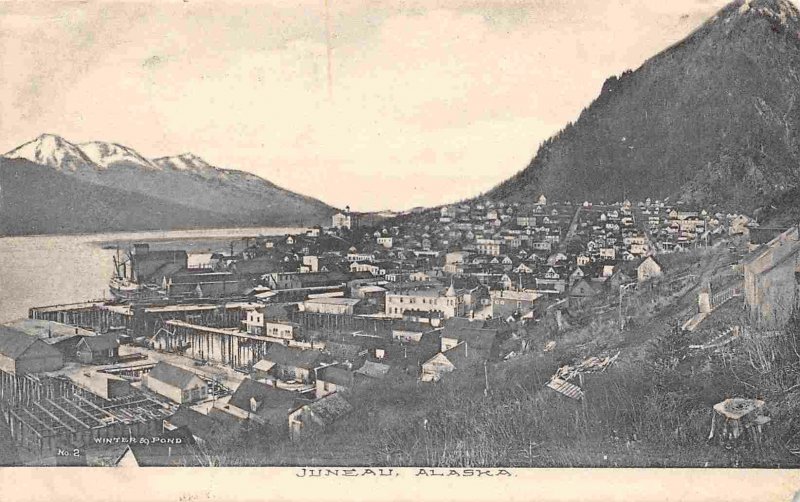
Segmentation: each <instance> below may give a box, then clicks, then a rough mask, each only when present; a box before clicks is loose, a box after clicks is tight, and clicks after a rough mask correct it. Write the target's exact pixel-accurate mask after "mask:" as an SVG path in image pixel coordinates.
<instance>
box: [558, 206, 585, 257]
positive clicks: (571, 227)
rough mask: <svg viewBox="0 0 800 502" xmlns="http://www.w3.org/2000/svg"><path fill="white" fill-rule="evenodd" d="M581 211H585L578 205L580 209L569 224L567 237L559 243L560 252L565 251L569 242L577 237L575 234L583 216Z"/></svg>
mask: <svg viewBox="0 0 800 502" xmlns="http://www.w3.org/2000/svg"><path fill="white" fill-rule="evenodd" d="M581 209H583V207H582V206H581V205H578V209H576V210H575V215H574V216H573V217H572V221H571V222H570V223H569V228H568V229H567V235H565V236H564V238H563V239H561V241H560V242H559V243H558V251H564V249H565V247H566V244H567V242H569V240H570V239H571V238H573V237H574V236H575V232H577V230H578V220H579V216H580V214H581Z"/></svg>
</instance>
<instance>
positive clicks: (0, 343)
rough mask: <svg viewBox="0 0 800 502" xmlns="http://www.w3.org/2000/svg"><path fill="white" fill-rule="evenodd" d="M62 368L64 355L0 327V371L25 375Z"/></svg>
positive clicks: (42, 343) (39, 342) (20, 334)
mask: <svg viewBox="0 0 800 502" xmlns="http://www.w3.org/2000/svg"><path fill="white" fill-rule="evenodd" d="M63 367H64V355H63V354H62V353H61V352H60V351H59V350H58V349H56V348H54V347H52V346H50V345H48V344H47V343H45V342H44V341H42V340H40V339H39V338H36V337H33V336H30V335H26V334H25V333H22V332H21V331H18V330H15V329H12V328H7V327H5V326H0V371H4V372H6V373H9V374H11V375H27V374H34V373H42V372H46V371H56V370H60V369H61V368H63Z"/></svg>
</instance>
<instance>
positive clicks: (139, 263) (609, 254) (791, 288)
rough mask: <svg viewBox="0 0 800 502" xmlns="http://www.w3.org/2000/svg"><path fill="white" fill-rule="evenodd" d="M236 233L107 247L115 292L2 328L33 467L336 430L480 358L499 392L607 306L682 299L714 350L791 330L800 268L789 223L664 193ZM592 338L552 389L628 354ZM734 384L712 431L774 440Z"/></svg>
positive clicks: (620, 320)
mask: <svg viewBox="0 0 800 502" xmlns="http://www.w3.org/2000/svg"><path fill="white" fill-rule="evenodd" d="M238 247H239V248H240V249H239V250H234V246H233V243H232V244H231V249H230V250H229V251H227V252H225V251H219V250H218V251H203V252H196V251H191V252H187V251H185V250H182V249H161V248H160V247H159V246H158V244H157V243H134V244H133V245H132V246H130V249H124V250H118V252H117V256H116V257H115V259H114V276H113V277H112V278H110V279H111V283H110V291H111V293H112V295H113V296H114V299H112V300H92V299H88V300H87V301H86V302H84V303H80V304H69V305H49V306H31V308H30V310H29V316H28V319H23V320H20V321H17V322H14V323H10V324H8V325H7V326H2V327H0V335H2V336H0V404H2V409H3V417H4V419H5V423H6V424H7V430H8V434H9V435H10V436H11V437H12V438H13V443H14V444H15V445H16V447H17V454H18V456H19V458H20V462H21V463H24V464H26V465H226V464H225V460H224V458H223V459H222V460H219V458H220V457H217V460H216V461H214V460H209V459H211V458H213V455H211V454H210V453H209V452H213V449H214V445H217V444H219V443H220V442H221V441H227V442H235V439H231V438H240V439H241V438H251V439H252V438H257V439H254V441H260V442H266V443H281V442H282V443H285V444H289V445H291V444H296V443H298V442H302V441H304V440H308V438H314V437H320V435H322V436H325V435H326V434H335V425H336V423H337V422H338V421H340V420H342V419H343V418H346V417H347V416H348V415H349V414H351V413H352V412H353V411H354V409H356V408H357V407H358V404H357V402H359V399H360V396H361V395H363V394H364V393H369V392H374V385H375V384H379V385H382V386H384V387H382V388H386V387H389V388H391V386H392V385H393V384H394V383H395V382H411V381H413V382H415V385H423V386H436V385H439V383H437V382H443V381H447V380H448V379H453V378H459V375H467V374H469V375H471V376H470V378H474V381H476V382H480V386H481V387H482V389H481V390H482V392H483V393H484V394H486V395H488V394H489V393H490V392H491V391H493V390H494V389H493V388H490V387H491V386H490V377H489V374H490V372H495V371H497V370H496V368H497V367H498V366H501V365H504V364H512V363H513V362H514V361H515V360H518V359H520V358H521V357H523V356H524V355H525V354H532V353H538V354H543V353H548V352H550V353H557V352H558V350H559V349H560V348H561V346H562V345H564V344H565V343H566V342H563V341H562V340H561V338H560V337H561V336H562V334H563V333H566V332H569V330H570V329H575V328H578V327H586V326H591V324H590V323H592V322H599V320H604V321H603V322H605V323H606V325H607V326H613V327H614V329H615V330H617V331H618V332H620V333H622V332H625V330H632V329H637V327H640V326H642V316H643V315H644V314H643V312H645V311H647V310H648V309H650V310H652V311H654V312H655V310H654V309H657V308H658V305H659V302H660V301H662V300H665V299H666V303H670V302H671V303H672V304H673V305H674V306H675V308H678V306H680V307H681V308H682V309H683V311H685V312H686V314H685V315H684V317H685V318H681V323H680V326H679V327H677V329H678V330H680V331H681V332H682V333H683V334H685V335H686V336H690V337H692V342H693V343H692V344H691V345H689V346H688V347H689V348H690V349H692V350H695V351H696V352H702V351H709V350H711V351H713V350H717V349H718V348H720V347H724V346H727V345H728V344H730V343H734V342H735V341H736V339H737V338H738V339H743V338H744V337H745V336H746V332H747V330H748V329H750V328H748V327H754V326H757V327H763V328H764V329H769V330H774V329H778V328H780V327H782V326H784V325H785V324H786V323H787V322H788V321H789V319H790V316H791V314H792V312H793V311H794V306H795V304H796V299H797V287H796V279H795V278H796V277H797V276H796V274H797V272H798V271H800V269H799V268H798V263H800V258H799V257H800V244H799V243H798V228H797V227H791V228H789V229H785V228H781V229H773V228H762V227H759V226H758V225H757V224H756V223H755V221H754V220H753V219H751V218H750V217H748V216H746V215H742V214H721V213H715V212H713V210H711V209H708V208H698V207H689V206H687V205H685V204H671V203H669V202H667V201H659V200H650V199H647V200H644V201H637V202H632V201H628V200H626V201H623V202H615V203H603V202H599V203H594V202H588V201H587V202H582V203H573V202H553V201H549V200H548V199H547V198H546V196H545V195H540V196H539V197H538V198H535V199H533V200H531V201H529V202H525V203H518V202H515V203H507V202H502V201H493V200H489V199H486V198H477V199H475V200H472V201H469V202H463V203H458V204H452V205H447V206H444V207H441V208H436V209H426V210H419V211H412V212H408V213H405V214H400V215H396V216H394V217H391V218H380V217H376V216H375V215H371V214H359V213H355V212H351V211H350V210H349V208H347V209H346V210H344V211H342V212H339V213H337V214H335V215H334V216H333V217H332V220H331V224H330V226H328V227H324V228H323V227H314V228H310V229H307V230H306V231H305V232H303V233H299V234H295V235H283V236H276V237H253V238H248V239H245V240H244V241H243V242H242V243H240V245H239V246H238ZM686 257H700V258H697V259H695V258H691V259H687V258H686ZM703 259H707V260H712V261H713V263H712V264H710V265H708V266H705V265H704V268H703V269H702V270H700V269H699V268H698V267H696V266H695V265H696V263H699V262H698V261H697V260H703ZM692 260H694V261H692ZM662 303H663V302H662ZM726 309H727V310H726ZM683 311H681V312H679V313H676V315H678V316H680V315H683V313H682V312H683ZM720 312H723V314H721V316H720V315H717V316H716V317H715V313H717V314H718V313H720ZM739 312H743V313H744V314H743V315H742V316H739ZM737 316H739V317H741V318H742V319H743V321H742V322H740V323H731V322H728V320H729V319H738V318H739V317H737ZM720 318H722V319H723V320H722V321H720V320H719V319H720ZM715 319H716V320H715ZM733 324H735V325H733ZM770 332H772V331H770ZM594 349H596V352H594V353H588V352H580V351H578V352H576V351H574V350H573V351H572V352H569V353H570V354H571V357H572V360H569V361H568V360H566V359H564V360H561V361H559V365H558V369H557V371H556V372H555V373H554V374H553V375H552V376H551V377H550V378H548V379H547V380H546V382H544V383H545V385H544V390H545V391H546V392H548V393H550V394H551V395H552V396H553V397H552V398H553V399H561V400H566V401H565V402H576V403H577V402H580V401H581V400H582V399H584V398H585V396H586V392H588V391H587V390H586V388H585V387H586V385H584V379H587V380H589V379H590V378H591V376H590V374H591V373H596V372H603V371H606V369H607V368H609V367H612V366H613V365H615V364H619V363H620V361H622V360H623V359H624V358H625V357H626V351H625V350H626V349H625V346H624V344H622V345H620V346H618V347H614V346H612V345H611V344H606V347H595V348H594ZM676 364H677V363H676ZM476 375H477V377H476ZM495 385H497V384H496V383H495V382H492V386H495ZM587 385H588V384H587ZM731 397H732V399H728V400H726V401H722V402H720V403H718V405H717V406H715V407H714V410H716V411H715V412H714V413H716V415H719V418H718V420H717V422H714V424H716V425H714V424H712V425H711V427H712V435H714V434H717V435H718V436H720V437H725V438H726V439H739V438H740V436H742V437H744V435H745V433H744V431H745V430H747V431H750V432H752V431H754V430H756V429H757V430H758V434H760V433H761V431H762V427H763V428H766V424H767V423H768V422H769V420H770V419H769V417H768V415H767V414H766V413H764V412H763V411H764V409H765V408H764V406H765V403H764V401H763V400H758V399H745V398H743V397H738V396H736V397H734V396H731ZM716 415H715V416H716ZM425 426H426V427H427V419H426V422H425ZM748 433H749V432H748ZM754 434H755V433H754ZM756 436H757V434H756ZM221 437H222V438H223V439H221ZM198 452H204V453H205V454H204V455H201V454H198ZM215 462H216V464H215ZM364 465H367V464H366V462H365V463H364Z"/></svg>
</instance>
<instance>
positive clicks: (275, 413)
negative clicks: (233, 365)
mask: <svg viewBox="0 0 800 502" xmlns="http://www.w3.org/2000/svg"><path fill="white" fill-rule="evenodd" d="M310 402H311V400H310V399H305V398H304V397H303V395H302V394H300V393H298V392H293V391H289V390H285V389H278V388H276V387H273V386H272V385H269V384H265V383H262V382H256V381H255V380H252V379H250V378H245V379H244V380H242V383H240V384H239V386H238V387H237V388H236V391H235V392H234V393H233V395H232V396H231V398H230V399H229V400H228V403H227V405H226V406H224V407H223V409H225V408H227V407H235V408H237V409H238V410H241V411H242V412H244V414H245V416H247V417H248V419H250V420H253V421H254V422H258V423H261V424H266V425H271V426H272V427H273V428H274V430H275V431H276V432H279V433H285V431H286V430H287V429H286V427H287V422H286V417H287V416H288V414H289V413H290V412H291V411H292V410H295V409H297V407H298V406H300V405H302V404H308V403H310Z"/></svg>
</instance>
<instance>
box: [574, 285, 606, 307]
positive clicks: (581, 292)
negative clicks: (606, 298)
mask: <svg viewBox="0 0 800 502" xmlns="http://www.w3.org/2000/svg"><path fill="white" fill-rule="evenodd" d="M599 293H600V291H599V288H598V287H597V286H595V285H594V284H592V283H591V282H590V281H588V280H586V279H581V280H579V281H578V282H576V283H575V285H573V286H572V287H571V288H570V290H569V300H568V301H569V306H570V308H582V307H585V306H586V304H588V303H589V302H590V301H591V299H592V298H594V297H595V296H597V295H598V294H599Z"/></svg>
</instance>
